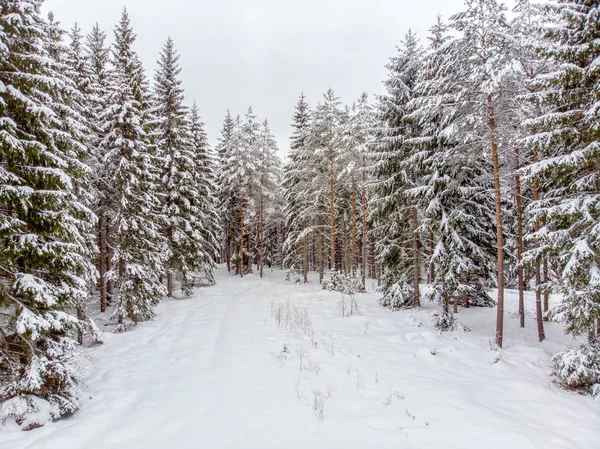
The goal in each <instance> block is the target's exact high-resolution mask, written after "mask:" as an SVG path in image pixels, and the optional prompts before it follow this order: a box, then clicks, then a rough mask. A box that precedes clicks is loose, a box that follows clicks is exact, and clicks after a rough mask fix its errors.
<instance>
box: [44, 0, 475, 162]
mask: <svg viewBox="0 0 600 449" xmlns="http://www.w3.org/2000/svg"><path fill="white" fill-rule="evenodd" d="M124 6H126V7H127V9H128V11H129V14H130V16H131V22H132V26H133V29H134V31H135V32H136V34H137V41H136V43H135V50H136V51H137V52H138V54H139V55H140V57H141V59H142V61H143V62H144V65H145V67H146V70H147V71H148V76H150V77H153V74H154V69H155V67H156V60H157V58H158V54H159V52H160V49H161V47H162V45H163V43H164V41H165V40H166V39H167V37H169V36H170V37H172V38H173V39H174V41H175V46H176V48H177V50H178V51H179V53H180V56H181V59H180V63H181V67H182V74H181V76H182V80H183V87H184V89H185V92H186V101H187V103H188V104H190V105H191V103H192V102H193V101H196V102H197V103H198V105H199V107H200V111H201V114H202V117H203V119H204V121H205V122H206V126H207V131H208V133H209V135H210V140H211V143H213V144H214V142H215V141H216V138H217V135H218V133H219V129H220V126H221V123H222V119H223V116H224V114H225V111H226V110H227V108H230V109H231V111H232V113H234V114H244V113H245V111H246V110H247V109H248V106H252V107H253V109H254V112H255V114H256V115H257V116H258V117H259V118H260V119H261V120H262V119H264V118H267V119H268V120H269V123H270V124H271V128H272V129H273V133H274V134H275V136H276V138H277V141H278V142H279V146H280V153H281V154H282V155H283V154H285V153H287V149H288V140H289V135H290V133H291V128H290V123H291V121H292V114H293V109H294V105H295V103H296V101H297V99H298V96H299V94H300V93H301V92H304V94H305V95H306V97H307V100H308V102H309V103H310V104H311V105H314V104H316V102H318V101H320V100H321V97H322V94H323V92H325V91H326V90H327V89H328V88H329V87H332V88H333V89H334V91H335V92H336V93H337V94H338V95H339V96H340V97H341V98H342V100H343V101H344V102H347V103H351V102H352V101H353V100H354V99H355V98H357V97H358V96H359V95H360V94H361V92H363V91H366V92H367V93H368V94H369V95H370V96H371V97H372V96H373V94H375V93H381V90H382V84H381V83H382V80H383V79H384V78H385V76H386V71H385V68H384V66H385V64H386V62H387V60H388V58H389V57H390V56H392V55H393V54H394V52H395V45H396V44H398V42H399V41H400V40H401V39H402V38H403V36H404V34H405V33H406V31H407V30H408V29H409V28H412V29H413V30H415V31H416V32H417V34H418V35H419V36H420V37H421V38H422V39H423V40H424V38H425V37H426V35H427V30H428V29H429V27H430V26H431V25H432V23H433V22H434V21H435V16H436V14H438V13H439V14H441V15H442V17H443V18H444V19H447V18H448V17H449V16H450V15H451V14H453V13H455V12H459V11H461V10H462V7H463V0H300V1H293V2H292V1H289V0H100V1H91V0H48V1H47V2H46V6H45V8H46V9H47V10H52V11H53V12H54V14H55V17H56V19H57V20H58V21H59V22H61V23H62V25H63V27H64V28H67V29H70V28H71V27H72V25H73V24H74V23H75V22H78V23H79V25H80V27H81V28H82V29H83V32H84V33H86V34H87V33H88V32H89V30H90V29H91V27H92V26H93V24H94V23H95V22H98V23H99V24H100V27H101V28H102V29H104V30H105V31H106V32H107V35H108V37H109V39H110V40H111V41H112V36H113V33H112V29H113V27H114V26H115V24H116V23H117V22H118V20H119V18H120V16H121V12H122V9H123V7H124Z"/></svg>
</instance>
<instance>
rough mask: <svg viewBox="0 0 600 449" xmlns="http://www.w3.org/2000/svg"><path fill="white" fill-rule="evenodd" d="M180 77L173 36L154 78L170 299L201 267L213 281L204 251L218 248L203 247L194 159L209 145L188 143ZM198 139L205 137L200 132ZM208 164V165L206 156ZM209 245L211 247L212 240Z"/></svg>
mask: <svg viewBox="0 0 600 449" xmlns="http://www.w3.org/2000/svg"><path fill="white" fill-rule="evenodd" d="M180 73H181V68H180V67H179V55H178V54H177V51H176V50H175V48H174V44H173V40H172V39H171V38H169V39H167V42H166V43H165V45H164V47H163V49H162V52H161V54H160V59H159V61H158V68H157V70H156V74H155V77H154V106H155V109H154V111H153V112H154V116H155V119H156V122H155V124H154V127H155V129H154V132H153V136H154V139H155V144H156V146H157V151H158V155H159V157H160V158H161V160H162V163H163V166H164V168H163V174H162V186H161V193H162V194H163V195H164V203H163V213H164V215H165V216H166V218H167V222H166V223H165V230H164V232H165V235H166V238H167V241H168V247H169V249H168V254H169V259H168V262H167V265H166V270H167V273H166V274H167V295H168V296H173V288H174V281H175V278H179V280H180V281H181V288H182V290H183V292H184V294H189V293H191V289H192V287H193V285H194V283H195V280H196V279H195V278H196V275H197V274H198V270H199V269H201V268H209V278H211V279H212V269H211V268H210V265H209V266H207V265H205V262H206V257H205V256H206V254H205V251H208V253H209V254H212V253H213V251H214V248H207V247H206V246H205V244H206V243H207V242H205V240H204V238H203V235H202V233H201V230H202V222H201V221H200V209H199V207H200V205H201V203H202V202H203V199H202V198H201V197H200V194H201V192H200V189H198V185H197V183H198V173H196V169H197V168H198V169H200V167H199V166H196V162H198V161H197V160H196V157H198V156H199V157H202V154H200V155H199V154H197V153H196V151H200V152H204V153H205V155H206V148H205V144H206V142H204V143H202V142H200V144H201V146H200V147H199V148H195V147H194V145H193V143H192V141H191V139H190V137H191V135H190V131H189V123H188V117H187V114H188V110H187V108H186V107H185V106H184V105H183V100H184V93H183V89H182V88H181V80H180V79H179V74H180ZM198 125H199V124H198V123H196V127H197V129H196V131H197V132H198V131H201V128H200V129H198ZM196 137H198V138H200V139H202V136H201V135H199V134H197V136H196ZM204 140H206V139H204ZM204 162H205V163H206V162H207V159H206V158H205V160H204ZM204 187H206V186H204ZM211 198H212V195H211V196H209V197H208V198H207V200H208V201H209V202H210V201H211ZM207 224H208V223H207ZM209 226H210V224H209ZM210 246H211V247H212V246H213V245H212V242H211V245H210Z"/></svg>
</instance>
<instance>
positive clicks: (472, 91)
mask: <svg viewBox="0 0 600 449" xmlns="http://www.w3.org/2000/svg"><path fill="white" fill-rule="evenodd" d="M465 7H466V9H465V11H463V12H461V13H458V14H455V15H454V16H452V17H451V22H450V27H451V28H452V29H454V30H456V31H457V32H458V36H459V37H456V38H454V39H452V40H451V41H449V42H448V43H447V44H446V46H447V47H448V53H449V56H448V58H446V60H445V64H444V67H442V68H441V69H440V70H443V71H444V72H445V73H448V74H449V75H451V76H450V77H449V78H448V81H449V82H450V83H452V85H454V86H456V92H457V95H456V97H455V103H454V105H453V107H452V108H451V109H450V110H449V111H448V113H449V114H451V115H453V116H454V125H455V127H456V129H457V130H458V132H457V135H456V138H457V141H458V143H459V144H460V145H463V146H465V147H470V148H471V149H473V150H474V151H477V150H478V151H481V152H482V153H483V154H487V155H488V158H489V159H490V165H491V172H492V174H493V179H494V198H495V204H496V208H495V209H496V212H495V221H496V240H497V242H496V246H497V272H498V275H497V279H498V281H497V282H498V308H497V320H496V343H497V344H498V346H500V347H502V337H503V333H504V253H505V251H504V235H503V222H502V215H503V213H502V192H501V183H500V164H501V160H500V153H501V151H500V150H501V149H500V148H499V145H500V141H501V139H502V133H503V125H504V123H503V121H502V119H503V117H505V116H506V115H508V112H507V111H502V110H500V106H501V103H502V101H501V99H502V97H503V95H505V93H506V92H505V91H504V90H503V87H504V84H503V82H502V76H503V74H504V73H505V71H506V69H507V68H508V67H509V65H510V64H511V63H512V54H511V43H512V38H511V36H510V35H509V31H510V30H509V26H508V23H507V21H506V18H505V15H504V11H505V10H506V7H505V6H504V5H503V4H500V3H498V1H497V0H467V1H466V2H465Z"/></svg>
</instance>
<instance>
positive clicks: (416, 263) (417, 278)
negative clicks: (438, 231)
mask: <svg viewBox="0 0 600 449" xmlns="http://www.w3.org/2000/svg"><path fill="white" fill-rule="evenodd" d="M410 217H411V227H412V251H413V284H414V289H415V299H414V305H415V306H416V307H421V292H420V288H419V282H421V261H420V258H419V229H418V228H419V216H418V212H417V208H416V207H414V206H413V207H411V208H410Z"/></svg>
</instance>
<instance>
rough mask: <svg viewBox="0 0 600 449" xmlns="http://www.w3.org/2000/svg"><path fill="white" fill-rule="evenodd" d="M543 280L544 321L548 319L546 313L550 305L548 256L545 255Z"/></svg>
mask: <svg viewBox="0 0 600 449" xmlns="http://www.w3.org/2000/svg"><path fill="white" fill-rule="evenodd" d="M543 275H544V278H543V282H544V321H548V316H547V315H546V313H547V312H548V306H549V304H548V303H549V299H550V298H549V296H550V294H549V292H548V256H544V263H543Z"/></svg>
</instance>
